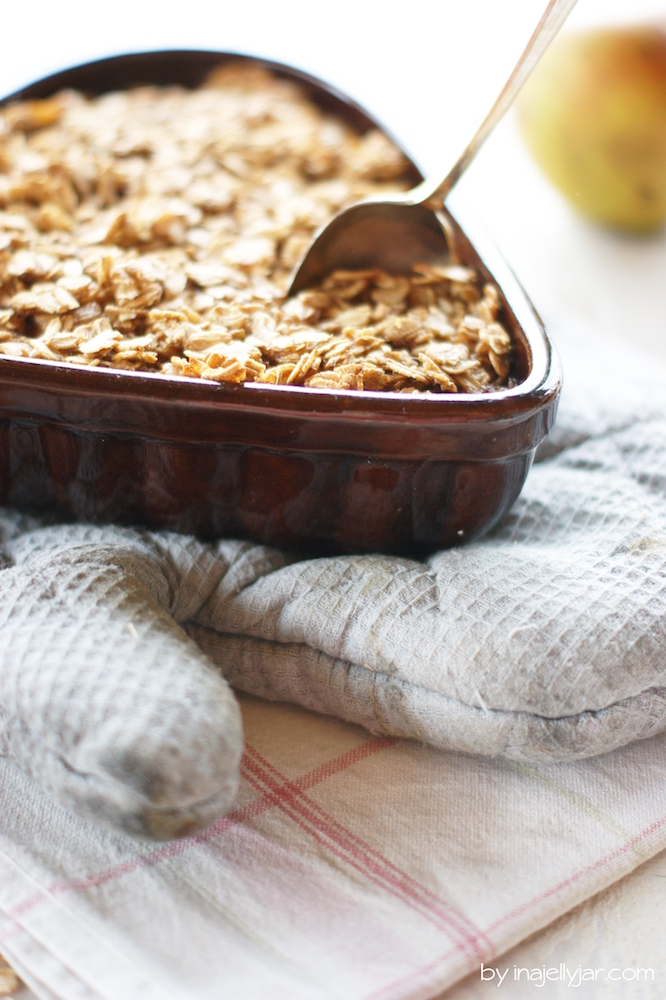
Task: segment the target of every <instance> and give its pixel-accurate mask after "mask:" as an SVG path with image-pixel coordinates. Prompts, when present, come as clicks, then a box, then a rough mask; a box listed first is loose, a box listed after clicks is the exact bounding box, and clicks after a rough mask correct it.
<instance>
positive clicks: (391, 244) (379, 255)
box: [288, 0, 576, 295]
mask: <svg viewBox="0 0 666 1000" xmlns="http://www.w3.org/2000/svg"><path fill="white" fill-rule="evenodd" d="M575 4H576V0H550V3H549V4H548V6H547V7H546V10H545V11H544V13H543V16H542V18H541V20H540V21H539V23H538V25H537V27H536V29H535V31H534V33H533V35H532V37H531V38H530V40H529V42H528V43H527V46H526V48H525V50H524V52H523V54H522V55H521V57H520V59H519V60H518V62H517V64H516V66H515V68H514V70H513V72H512V73H511V76H510V77H509V79H508V80H507V82H506V83H505V85H504V88H503V90H502V92H501V94H500V95H499V97H498V98H497V100H496V101H495V103H494V104H493V106H492V108H491V109H490V111H489V113H488V114H487V115H486V117H485V118H484V119H483V121H482V123H481V125H480V127H479V128H478V129H477V131H476V132H475V133H474V135H473V136H472V138H471V140H470V141H469V143H468V144H467V146H466V147H465V148H464V150H463V151H462V153H461V154H460V156H458V157H457V159H456V160H455V161H454V162H453V164H451V165H449V166H448V169H447V170H446V172H445V174H444V179H443V180H441V181H437V182H433V181H432V180H425V181H423V182H422V183H421V184H419V185H418V186H417V187H415V188H412V190H411V191H401V192H398V193H396V194H392V195H383V196H382V197H381V198H368V199H367V200H365V201H362V202H360V203H359V204H357V205H352V206H350V207H349V208H345V209H343V210H342V211H341V212H339V213H338V215H336V216H334V218H333V219H332V220H331V221H330V222H329V223H328V224H327V225H325V226H324V227H323V228H322V229H320V230H319V232H318V233H317V234H316V235H315V237H314V240H313V241H312V243H311V244H310V247H309V248H308V250H307V251H306V253H305V255H304V257H303V259H302V261H301V263H300V264H299V265H298V266H297V267H296V269H295V271H294V274H293V277H292V280H291V285H290V287H289V292H288V294H289V295H295V294H296V292H299V291H300V290H301V289H303V288H310V287H312V286H313V285H316V284H317V283H318V282H319V281H321V280H322V279H323V278H324V277H326V275H327V274H330V273H331V272H332V271H336V270H338V269H342V268H344V269H349V270H351V269H356V268H358V269H366V268H374V267H379V268H381V269H382V270H384V271H388V272H389V273H390V274H408V273H409V272H410V271H411V270H412V268H413V266H414V265H415V264H428V263H436V262H441V261H442V260H445V259H446V258H447V256H448V252H449V248H448V244H447V241H446V234H445V223H444V221H443V220H442V219H441V218H440V217H438V215H437V212H438V211H439V210H440V209H441V208H442V207H443V205H444V200H445V198H446V196H447V195H448V193H449V191H450V190H451V188H452V187H453V186H454V184H456V183H457V181H458V180H459V178H460V177H461V176H462V174H463V173H464V172H465V170H466V169H467V167H468V166H469V165H470V163H471V162H472V160H473V159H474V157H475V156H476V154H477V153H478V151H479V149H480V148H481V146H482V145H483V143H484V142H485V141H486V139H487V138H488V136H489V135H490V133H491V132H492V131H493V129H494V128H495V126H496V125H497V124H498V122H499V121H500V120H501V119H502V118H503V117H504V115H505V114H506V112H507V111H508V110H509V108H510V107H511V105H512V104H513V102H514V100H515V99H516V96H517V94H518V91H519V90H520V88H521V87H522V85H523V84H524V83H525V80H526V79H527V77H528V76H529V75H530V73H531V72H532V70H533V69H534V67H535V66H536V64H537V63H538V62H539V59H541V56H542V55H543V54H544V52H545V51H546V49H547V48H548V46H549V45H550V43H551V42H552V40H553V38H554V37H555V35H556V34H557V32H558V31H559V30H560V28H561V26H562V24H563V23H564V21H565V20H566V18H567V16H568V15H569V13H570V11H571V10H572V8H573V7H574V5H575Z"/></svg>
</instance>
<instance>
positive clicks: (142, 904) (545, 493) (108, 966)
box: [0, 339, 666, 1000]
mask: <svg viewBox="0 0 666 1000" xmlns="http://www.w3.org/2000/svg"><path fill="white" fill-rule="evenodd" d="M564 347H565V350H564V351H563V354H564V361H565V370H566V372H567V388H566V390H565V392H566V394H565V397H564V404H563V407H562V412H561V416H560V419H559V422H558V428H557V429H556V432H555V433H554V435H553V436H552V437H551V439H550V440H549V441H548V442H547V443H546V445H545V448H543V449H542V451H541V455H540V456H539V457H540V462H539V464H538V465H537V466H536V467H535V468H534V470H533V471H532V473H531V474H530V477H529V479H528V483H527V485H526V488H525V490H524V491H523V495H522V497H521V498H520V500H519V501H518V503H517V504H516V506H515V507H514V509H513V511H512V512H511V513H510V515H509V516H508V518H507V519H506V520H505V521H504V523H503V524H502V525H501V526H500V528H499V529H497V530H496V531H495V532H494V533H493V534H492V535H491V536H490V537H488V538H487V539H485V540H483V541H481V542H479V543H477V544H474V545H470V546H469V547H465V548H460V549H458V550H453V551H450V552H444V553H438V554H437V555H436V556H434V557H433V558H432V559H430V560H429V561H428V562H427V563H416V562H411V561H409V560H401V559H394V558H389V557H346V558H335V559H322V560H312V561H308V562H300V563H297V562H293V561H290V559H289V558H288V557H287V556H285V555H284V554H282V553H279V552H276V551H274V550H267V549H264V548H262V547H259V546H253V545H251V544H248V543H239V542H222V543H219V544H217V545H212V546H206V545H202V544H201V543H199V542H196V541H195V540H194V539H187V538H182V537H180V536H174V535H167V534H155V533H148V532H140V531H131V530H124V529H115V528H92V527H89V526H63V525H51V526H39V525H38V524H36V523H35V522H31V521H28V520H26V519H25V518H22V517H20V516H19V515H15V514H11V513H9V512H8V513H7V514H6V515H5V518H4V529H3V531H4V539H3V551H4V553H5V558H6V561H7V564H8V565H7V567H6V568H5V569H3V570H2V571H0V593H1V596H2V601H1V602H0V636H2V643H3V644H2V647H1V649H0V665H1V669H0V684H1V687H0V726H1V729H0V739H1V740H2V743H1V746H2V750H3V753H4V755H5V760H4V762H3V763H2V782H1V785H0V798H1V799H2V808H1V812H0V914H1V917H0V951H2V952H3V953H5V954H6V955H7V956H8V957H9V958H10V959H11V960H12V961H13V962H14V963H15V965H16V967H17V968H18V970H19V971H20V972H22V973H23V974H24V975H25V977H26V979H27V980H28V982H29V983H30V985H31V986H32V987H33V989H34V990H35V992H36V993H37V995H38V996H40V997H45V998H46V997H48V998H50V997H58V998H63V1000H69V998H72V1000H73V998H75V997H76V998H77V1000H78V998H81V997H86V998H97V997H100V998H102V997H104V998H109V1000H110V998H121V997H122V998H123V1000H134V998H136V1000H148V998H151V997H155V998H157V997H160V998H165V1000H166V998H167V997H169V998H173V997H178V998H180V997H182V998H190V997H191V998H195V997H196V998H197V1000H201V998H204V1000H205V998H208V997H210V998H211V1000H213V998H218V997H222V996H224V997H225V1000H236V998H238V1000H246V998H254V997H257V998H262V1000H263V998H265V997H271V998H274V997H275V998H281V997H284V998H285V1000H286V998H289V1000H299V998H303V1000H305V998H308V1000H309V998H312V1000H319V998H328V997H330V998H333V997H335V998H337V997H339V998H340V1000H380V998H381V1000H402V998H417V997H421V998H424V1000H426V998H429V997H434V996H435V995H436V994H437V993H438V992H439V991H440V990H442V989H444V988H445V987H446V986H448V985H450V984H451V983H453V982H455V981H456V980H457V979H458V978H460V977H462V976H463V975H465V974H466V973H467V972H469V971H471V970H472V969H474V968H478V965H479V963H481V962H485V963H486V964H487V963H489V962H491V961H492V960H493V958H494V957H495V956H497V955H498V954H499V953H501V952H502V951H504V950H506V949H507V948H508V947H510V946H511V945H513V944H515V943H516V942H517V941H518V940H520V939H521V938H522V937H524V936H526V935H527V934H531V933H532V932H533V931H535V930H536V929H537V928H538V927H541V926H544V925H545V924H547V923H548V922H550V921H551V920H552V919H554V918H555V917H556V916H557V915H559V914H560V913H562V912H564V911H565V910H566V909H568V908H570V907H572V906H573V905H575V904H576V903H578V902H579V901H581V900H582V899H584V898H586V897H587V896H589V895H591V894H592V893H594V892H596V891H598V890H599V889H601V888H602V887H603V886H605V885H607V884H608V883H609V882H612V881H613V880H615V879H617V878H619V877H620V876H621V875H623V874H625V873H626V872H627V871H629V870H631V869H632V868H633V867H635V866H636V865H638V864H639V863H640V862H641V861H643V860H645V859H646V858H648V857H649V856H650V855H652V854H654V853H656V852H657V851H659V850H661V849H662V848H664V847H666V789H665V787H664V782H663V774H664V766H665V764H666V736H662V735H659V734H660V733H662V732H663V731H664V730H665V729H666V699H665V690H664V688H665V687H666V685H665V684H664V677H665V675H666V668H665V667H664V665H663V649H664V647H665V640H666V635H665V634H664V630H665V629H666V624H665V622H666V616H665V615H664V609H665V601H666V530H664V529H665V525H664V521H665V518H666V505H665V502H664V480H663V471H662V470H663V468H664V454H665V451H666V419H665V418H666V398H665V395H664V392H663V391H662V389H661V387H660V384H659V382H660V377H659V376H660V373H659V372H658V371H655V365H654V362H653V361H651V362H650V369H651V371H652V375H651V376H649V377H647V378H646V374H645V372H646V366H645V362H644V361H642V360H641V359H640V358H637V359H636V360H635V365H634V364H633V362H631V361H627V360H626V359H625V363H624V364H623V368H622V371H621V372H619V371H617V370H613V369H612V368H606V369H604V367H603V365H604V362H603V361H602V360H601V355H602V352H601V351H600V350H599V345H598V344H596V343H594V342H593V341H590V340H589V339H588V347H587V349H586V350H581V349H580V347H578V346H576V344H575V343H565V344H564ZM608 364H610V362H608ZM632 368H635V371H633V374H632ZM593 373H594V374H593ZM650 378H651V379H652V381H650ZM661 380H662V381H663V378H662V379H661ZM618 388H621V392H619V391H618ZM213 664H214V666H213ZM221 674H223V675H224V676H225V677H226V678H227V679H228V680H229V681H230V682H231V684H232V685H233V686H234V687H235V688H236V689H237V690H243V691H245V692H248V694H246V695H242V696H241V698H240V702H241V710H242V725H243V728H244V731H245V745H244V752H243V757H242V761H241V763H240V776H241V780H240V785H239V786H238V784H237V783H238V761H239V757H240V752H241V720H240V715H239V711H238V707H237V704H236V701H235V700H234V698H233V696H232V694H231V692H230V690H229V688H228V687H227V685H226V683H225V681H224V680H223V679H222V677H221ZM256 695H261V696H262V699H274V700H275V702H277V703H273V704H271V703H270V702H269V701H267V700H259V699H257V698H256V697H254V696H256ZM285 701H290V702H299V703H300V704H301V705H302V706H305V708H307V709H315V710H316V712H317V713H318V714H314V713H312V712H308V711H304V710H303V709H302V708H299V707H296V706H291V707H289V706H286V705H285V704H283V702H285ZM326 716H339V717H340V719H342V720H345V721H339V720H337V719H333V718H327V717H326ZM649 736H653V737H654V738H652V739H647V737H649ZM405 737H409V739H405ZM453 751H467V753H459V752H453ZM471 754H473V755H471ZM598 754H603V755H602V756H594V755H598ZM39 786H41V788H40V787H39ZM237 787H238V791H236V789H237ZM44 791H46V793H47V794H44ZM225 809H226V810H229V809H230V811H229V812H227V815H226V816H223V817H222V818H218V819H216V820H215V822H213V823H212V825H209V826H207V824H208V823H210V822H211V820H212V819H213V817H215V816H218V817H219V815H220V813H221V812H222V811H224V810H225ZM75 813H78V814H79V815H78V816H77V815H75ZM90 818H93V819H95V820H96V821H102V822H105V823H106V825H107V829H103V828H101V827H99V826H96V825H93V824H92V823H89V822H87V819H90ZM119 829H122V830H125V831H127V832H129V833H132V834H142V835H148V836H151V837H153V838H163V839H166V842H165V843H163V844H161V845H160V844H155V843H152V844H151V843H141V842H140V841H137V840H135V839H130V838H128V837H127V836H126V835H125V834H124V833H121V832H118V830H119ZM188 831H191V833H190V836H189V837H188V836H186V834H187V832H188ZM175 834H178V835H180V837H181V839H179V840H169V839H168V838H169V837H172V836H173V835H175Z"/></svg>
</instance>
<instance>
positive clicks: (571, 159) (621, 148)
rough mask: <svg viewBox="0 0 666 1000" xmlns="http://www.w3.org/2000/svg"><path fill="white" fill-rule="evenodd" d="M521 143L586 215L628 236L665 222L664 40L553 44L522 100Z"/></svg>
mask: <svg viewBox="0 0 666 1000" xmlns="http://www.w3.org/2000/svg"><path fill="white" fill-rule="evenodd" d="M519 114H520V120H521V125H522V130H523V133H524V136H525V138H526V140H527V144H528V146H529V148H530V149H531V151H532V153H533V154H534V156H535V158H536V160H537V162H538V163H539V164H540V165H541V167H542V168H543V170H544V171H545V173H546V174H547V175H548V177H549V178H550V179H551V180H552V181H553V182H554V183H555V184H556V185H557V187H559V188H560V190H561V191H563V192H564V194H565V195H567V197H568V198H570V199H571V201H572V202H573V203H574V204H575V205H576V206H577V208H579V209H580V210H581V211H582V212H584V213H585V214H586V215H589V216H591V217H592V218H594V219H597V220H599V221H600V222H604V223H607V224H608V225H611V226H615V227H618V228H620V229H626V230H629V231H633V232H649V231H651V230H654V229H657V228H658V227H660V226H661V225H662V224H663V223H664V221H665V220H666V34H665V33H664V32H663V31H660V30H659V29H658V28H656V27H636V28H615V29H606V30H597V31H591V32H587V33H585V34H580V35H570V36H566V35H565V36H564V37H562V38H560V39H557V40H556V41H555V43H554V44H553V45H552V46H551V48H550V49H549V51H548V52H547V53H546V55H545V56H544V58H543V60H542V62H541V63H540V64H539V66H538V67H537V68H536V70H535V71H534V73H533V74H532V76H531V77H530V79H529V80H528V82H527V84H526V86H525V89H524V91H523V93H522V95H521V98H520V101H519Z"/></svg>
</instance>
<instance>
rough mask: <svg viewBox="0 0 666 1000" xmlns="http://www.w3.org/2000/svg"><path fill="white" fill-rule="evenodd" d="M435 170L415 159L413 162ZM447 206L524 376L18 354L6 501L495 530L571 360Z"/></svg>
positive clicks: (455, 532) (377, 534)
mask: <svg viewBox="0 0 666 1000" xmlns="http://www.w3.org/2000/svg"><path fill="white" fill-rule="evenodd" d="M232 58H233V59H235V60H237V59H238V58H239V57H238V56H233V57H232V56H228V55H224V54H220V53H201V52H178V53H147V54H143V55H132V56H121V57H117V58H115V59H111V60H103V61H101V62H99V63H93V64H90V65H88V66H83V67H79V68H77V69H74V70H69V71H65V72H64V73H63V74H58V75H56V76H55V77H51V78H49V79H47V80H44V81H41V82H39V83H37V84H35V85H33V86H32V87H30V88H27V89H26V90H24V91H22V92H21V93H20V94H16V95H12V97H11V98H8V99H7V100H8V101H13V100H18V99H21V100H23V99H33V98H44V97H47V96H49V95H50V94H53V93H56V92H58V91H60V90H61V89H63V88H76V89H79V90H82V91H85V92H88V93H103V92H106V91H112V90H116V89H122V88H127V87H131V86H134V85H135V84H145V83H151V84H169V83H180V84H183V85H185V86H196V85H197V84H199V83H200V82H201V80H202V79H203V78H204V77H205V76H206V74H207V73H208V72H209V71H210V70H211V68H213V67H215V66H218V65H220V64H222V63H224V62H226V61H228V60H230V59H232ZM262 65H265V64H262ZM270 69H271V70H272V71H273V72H275V73H277V74H278V75H282V76H286V77H288V78H290V79H295V80H297V81H298V82H299V83H300V85H301V86H302V87H303V88H304V89H305V91H306V92H307V93H308V95H309V97H310V99H312V100H313V101H314V102H315V103H317V104H318V105H319V106H320V107H321V108H323V109H324V110H326V112H328V113H332V114H334V115H336V116H337V117H339V118H340V119H342V120H343V121H344V122H346V124H347V125H349V126H351V127H352V128H354V129H356V130H358V131H359V132H365V131H367V130H368V129H370V128H376V127H377V126H376V123H374V122H373V121H372V120H371V119H370V118H369V117H368V116H367V115H365V113H364V112H363V111H362V110H361V109H360V108H358V107H357V106H356V105H354V104H353V103H352V102H349V101H347V100H346V99H345V98H343V97H342V96H341V95H339V94H337V93H335V92H333V91H331V90H330V89H328V88H326V87H325V86H324V85H322V84H320V83H318V82H317V81H314V80H312V79H310V78H308V77H305V76H303V75H302V74H300V73H298V72H297V71H293V70H290V69H288V68H285V67H280V66H273V65H271V66H270ZM417 177H418V172H417V171H416V168H414V170H413V177H412V178H411V179H412V180H413V179H416V178H417ZM441 224H442V226H443V227H444V230H445V232H446V234H447V239H448V243H449V246H450V250H451V258H452V259H453V260H454V261H455V262H456V263H460V264H464V265H468V266H470V267H473V268H474V269H476V270H477V271H478V272H479V273H480V274H481V275H482V276H483V278H484V280H487V281H492V282H494V284H495V285H496V286H497V287H498V288H499V289H500V293H501V299H502V305H503V316H504V322H505V325H506V327H507V328H508V329H509V330H510V333H511V336H512V339H513V345H514V347H513V356H512V361H511V364H512V385H511V387H510V388H505V389H498V390H497V391H495V392H493V393H490V394H487V395H484V394H475V393H468V394H463V393H460V394H457V395H455V394H444V393H442V394H432V395H429V394H420V393H412V394H409V395H405V394H401V393H399V392H373V391H367V390H365V391H362V392H354V391H351V390H330V389H323V388H320V389H317V388H301V387H298V386H292V385H271V386H266V385H262V384H261V383H257V382H254V383H245V384H242V383H241V384H238V385H226V384H225V385H220V384H216V383H210V382H206V381H204V380H200V379H193V378H180V377H176V376H173V375H170V376H168V377H167V376H164V375H160V374H153V373H150V374H148V373H144V372H140V371H114V370H111V369H108V368H107V369H104V368H82V367H75V366H73V365H67V364H62V363H58V362H53V361H41V360H31V359H27V358H17V359H14V358H9V357H3V358H0V502H3V503H11V504H18V505H21V506H25V507H30V508H33V509H35V508H37V509H44V508H51V509H56V510H57V511H59V512H60V513H61V514H64V515H66V516H73V517H75V518H80V519H87V520H93V521H117V522H123V523H139V524H146V525H149V526H152V527H167V528H170V529H172V530H179V531H186V532H194V533H196V534H198V535H201V536H203V537H214V536H221V535H227V536H236V537H247V538H251V539H255V540H257V541H261V542H265V543H268V544H273V545H279V546H281V547H288V548H295V549H298V550H310V551H313V552H322V551H323V552H340V551H342V552H354V551H384V552H397V553H402V554H412V555H420V554H423V553H425V552H428V551H432V550H434V549H436V548H439V547H442V546H447V545H452V544H458V543H460V542H461V541H465V540H467V539H469V538H473V537H476V536H477V535H479V534H481V533H482V532H484V531H486V530H488V529H489V528H490V527H492V525H494V524H496V523H497V521H498V520H499V519H500V518H501V517H502V515H503V514H504V513H505V512H506V511H507V510H508V508H509V507H510V506H511V504H512V503H513V501H514V500H515V499H516V497H517V496H518V493H519V492H520V489H521V488H522V485H523V483H524V480H525V477H526V475H527V472H528V470H529V466H530V464H531V461H532V457H533V454H534V450H535V449H536V446H537V445H538V444H539V442H540V441H541V440H542V439H543V437H544V436H545V435H546V434H547V432H548V430H549V429H550V426H551V425H552V422H553V419H554V415H555V409H556V403H557V397H558V392H559V386H560V371H559V364H558V361H557V358H556V356H555V355H554V353H553V350H552V348H551V345H550V343H549V341H548V339H547V337H546V334H545V331H544V330H543V327H542V324H541V323H540V321H539V319H538V317H537V316H536V314H535V313H534V310H533V309H532V307H531V305H530V303H529V302H528V300H527V298H526V297H525V295H524V293H523V291H522V289H521V288H520V286H519V285H518V283H517V282H516V280H515V278H514V277H513V275H512V274H511V272H510V270H509V269H508V268H507V267H506V265H505V264H504V262H503V261H502V260H501V258H500V257H499V256H498V255H497V253H496V252H495V251H494V249H493V248H492V247H490V246H488V245H487V241H486V240H485V238H484V236H483V234H482V233H479V232H476V231H475V227H474V225H473V224H471V223H470V222H465V221H463V222H462V224H461V221H460V218H458V219H454V218H453V217H452V216H450V215H449V214H448V213H446V215H445V216H443V217H442V220H441ZM513 383H515V384H513Z"/></svg>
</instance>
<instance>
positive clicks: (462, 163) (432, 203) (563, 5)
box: [412, 0, 577, 209]
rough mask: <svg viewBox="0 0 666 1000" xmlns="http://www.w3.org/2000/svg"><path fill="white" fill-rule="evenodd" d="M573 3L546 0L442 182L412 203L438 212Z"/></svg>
mask: <svg viewBox="0 0 666 1000" xmlns="http://www.w3.org/2000/svg"><path fill="white" fill-rule="evenodd" d="M576 2H577V0H550V3H549V4H548V6H547V7H546V9H545V11H544V13H543V16H542V17H541V20H540V21H539V23H538V24H537V26H536V28H535V29H534V32H533V34H532V37H531V38H530V40H529V42H528V43H527V45H526V47H525V50H524V52H523V54H522V55H521V57H520V59H519V60H518V62H517V63H516V66H515V67H514V69H513V71H512V73H511V76H510V77H509V79H508V80H507V81H506V83H505V84H504V87H503V89H502V92H501V94H500V95H499V97H498V98H497V100H496V101H495V103H494V104H493V106H492V108H491V109H490V111H489V112H488V114H487V115H486V117H485V118H484V119H483V121H482V122H481V125H480V126H479V128H478V129H477V130H476V132H475V134H474V135H473V136H472V139H471V140H470V142H469V143H468V144H467V146H466V147H465V149H464V150H463V152H462V154H461V155H460V156H459V157H458V159H457V160H456V161H455V163H454V164H453V166H452V167H450V169H449V170H448V171H447V173H446V175H445V177H444V180H442V181H440V182H439V183H438V184H436V185H435V186H434V187H433V181H432V180H425V181H424V182H423V183H422V184H419V186H418V187H417V188H414V191H413V192H412V193H413V196H414V204H423V205H427V206H428V208H432V209H440V208H441V207H442V205H443V204H444V199H445V198H446V196H447V194H448V193H449V191H450V190H451V188H452V187H453V186H454V185H455V184H456V183H457V182H458V179H459V178H460V177H461V175H462V174H463V173H464V172H465V170H467V168H468V166H469V165H470V163H471V162H472V160H473V159H474V157H475V156H476V154H477V153H478V152H479V150H480V149H481V146H482V145H483V143H484V142H485V141H486V139H487V138H488V136H489V135H490V133H491V132H492V131H493V129H494V128H495V126H496V125H497V124H498V123H499V122H500V121H501V119H502V118H503V117H504V115H505V114H506V113H507V111H508V110H509V108H510V107H511V105H512V104H513V102H514V101H515V99H516V97H517V96H518V92H519V90H520V88H521V87H522V86H523V84H524V83H525V81H526V80H527V78H528V76H529V75H530V73H531V72H532V70H533V69H534V67H535V66H536V64H537V63H538V62H539V60H540V59H541V56H542V55H543V54H544V52H545V51H546V49H547V48H548V46H549V45H550V43H551V42H552V40H553V38H554V37H555V35H556V34H557V32H558V31H559V30H560V28H561V27H562V25H563V24H564V22H565V21H566V19H567V17H568V16H569V14H570V12H571V10H572V9H573V7H574V6H575V5H576Z"/></svg>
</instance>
